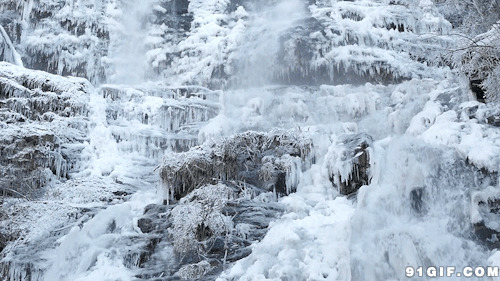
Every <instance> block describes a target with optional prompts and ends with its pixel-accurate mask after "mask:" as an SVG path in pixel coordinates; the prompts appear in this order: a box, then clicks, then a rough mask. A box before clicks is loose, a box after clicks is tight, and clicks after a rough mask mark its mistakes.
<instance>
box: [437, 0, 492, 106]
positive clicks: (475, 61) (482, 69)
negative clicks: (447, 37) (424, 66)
mask: <svg viewBox="0 0 500 281" xmlns="http://www.w3.org/2000/svg"><path fill="white" fill-rule="evenodd" d="M437 2H438V3H439V4H440V5H441V8H442V11H443V13H445V14H446V16H447V18H448V20H449V21H450V22H452V24H453V25H454V26H455V27H456V28H457V29H458V30H459V32H460V33H459V35H457V41H458V47H457V48H456V49H454V50H452V52H451V54H452V55H451V60H452V63H453V64H454V65H455V66H457V69H458V70H459V71H460V72H461V73H462V74H464V75H465V76H466V77H467V78H468V79H469V81H470V83H471V88H472V89H473V90H474V91H475V93H476V98H478V99H479V100H481V99H485V100H486V101H487V102H498V101H499V100H500V97H499V90H500V86H499V82H500V2H498V1H496V0H468V1H458V0H445V1H437ZM483 92H484V97H483V96H482V95H483Z"/></svg>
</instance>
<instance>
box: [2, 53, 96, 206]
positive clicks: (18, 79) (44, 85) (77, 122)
mask: <svg viewBox="0 0 500 281" xmlns="http://www.w3.org/2000/svg"><path fill="white" fill-rule="evenodd" d="M90 89H91V86H90V84H89V83H88V82H87V81H86V80H84V79H77V78H63V77H60V76H55V75H51V74H48V73H45V72H41V71H31V70H27V69H24V68H21V67H17V66H14V65H11V64H9V63H4V62H2V63H0V128H1V129H2V134H1V135H0V186H1V187H2V190H1V191H0V192H2V194H3V195H8V196H16V197H19V196H21V197H30V196H31V195H33V193H34V192H36V191H37V189H38V188H39V187H41V186H43V185H44V184H45V183H47V181H49V180H50V179H51V178H53V177H55V178H66V177H68V173H69V172H70V171H71V170H74V169H76V168H77V167H76V165H77V164H76V163H77V162H78V160H79V159H76V158H75V157H77V156H76V155H75V154H74V151H75V150H76V151H78V150H79V149H83V144H82V143H83V141H84V140H85V139H86V131H87V123H86V120H85V118H86V117H85V115H86V114H87V109H86V104H87V102H88V94H89V91H90Z"/></svg>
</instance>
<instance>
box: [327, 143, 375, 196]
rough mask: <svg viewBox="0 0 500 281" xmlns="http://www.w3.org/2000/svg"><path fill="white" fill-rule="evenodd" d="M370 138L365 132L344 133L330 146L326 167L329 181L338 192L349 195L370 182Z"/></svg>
mask: <svg viewBox="0 0 500 281" xmlns="http://www.w3.org/2000/svg"><path fill="white" fill-rule="evenodd" d="M371 145H372V138H371V137H370V136H369V135H366V134H354V135H345V136H343V137H341V138H340V139H339V140H338V141H337V143H335V144H333V145H332V146H330V148H329V149H328V154H327V159H328V160H327V161H326V162H325V163H327V164H326V165H327V168H328V171H329V173H330V181H331V182H332V184H333V185H334V186H335V187H337V188H338V190H339V192H340V194H342V195H350V194H353V193H355V192H356V191H357V190H358V189H359V188H360V187H361V186H363V185H368V184H370V181H371V175H370V152H369V147H370V146H371Z"/></svg>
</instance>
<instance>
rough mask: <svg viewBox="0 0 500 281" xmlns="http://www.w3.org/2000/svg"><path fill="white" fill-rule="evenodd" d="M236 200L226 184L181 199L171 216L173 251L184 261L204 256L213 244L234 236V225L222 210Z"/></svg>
mask: <svg viewBox="0 0 500 281" xmlns="http://www.w3.org/2000/svg"><path fill="white" fill-rule="evenodd" d="M234 196H235V194H234V191H233V189H232V188H230V187H228V186H226V185H224V184H221V183H219V184H216V185H204V186H202V187H200V188H198V189H196V190H193V191H192V192H191V193H189V194H188V195H187V196H186V197H184V198H182V199H181V200H180V201H179V202H178V204H177V205H176V206H175V207H174V208H173V209H172V211H171V212H170V217H171V219H172V227H171V228H170V229H169V234H170V235H171V237H172V242H173V245H174V251H175V252H176V253H177V254H178V255H179V256H180V257H181V258H189V257H188V256H189V255H193V254H194V255H203V254H204V253H205V252H206V251H208V250H209V248H208V247H210V242H212V244H213V239H215V238H217V237H219V236H225V235H227V234H229V233H231V231H232V228H233V222H232V220H231V218H230V217H227V216H225V215H224V214H223V213H222V210H223V209H224V207H225V206H226V204H227V202H228V201H229V200H230V199H232V198H233V197H234Z"/></svg>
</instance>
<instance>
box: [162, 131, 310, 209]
mask: <svg viewBox="0 0 500 281" xmlns="http://www.w3.org/2000/svg"><path fill="white" fill-rule="evenodd" d="M311 147H312V142H311V140H310V139H308V138H306V137H304V136H301V135H297V134H292V133H288V132H284V131H283V132H279V131H276V132H271V133H269V134H266V133H257V132H246V133H242V134H238V135H235V136H232V137H230V138H227V139H224V140H221V141H220V142H216V143H208V144H204V145H202V146H198V147H194V148H192V149H191V150H190V151H188V152H185V153H182V154H173V155H171V156H167V157H166V158H165V160H164V163H163V165H162V167H161V171H160V177H161V179H162V181H163V183H164V185H165V188H166V191H167V193H168V195H167V197H166V198H165V199H177V200H178V199H180V198H182V197H184V196H185V195H186V194H188V193H189V192H191V191H193V190H195V189H196V188H198V187H200V186H202V185H204V184H208V183H211V182H212V181H213V180H214V179H215V180H229V181H231V180H233V181H237V182H245V183H249V184H252V185H255V186H259V187H262V188H264V189H266V190H270V191H275V192H277V193H280V194H289V193H291V192H293V191H294V190H295V188H296V185H297V184H298V175H299V171H301V170H302V169H303V168H305V167H306V165H307V162H308V161H307V160H308V155H309V152H310V150H311Z"/></svg>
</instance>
